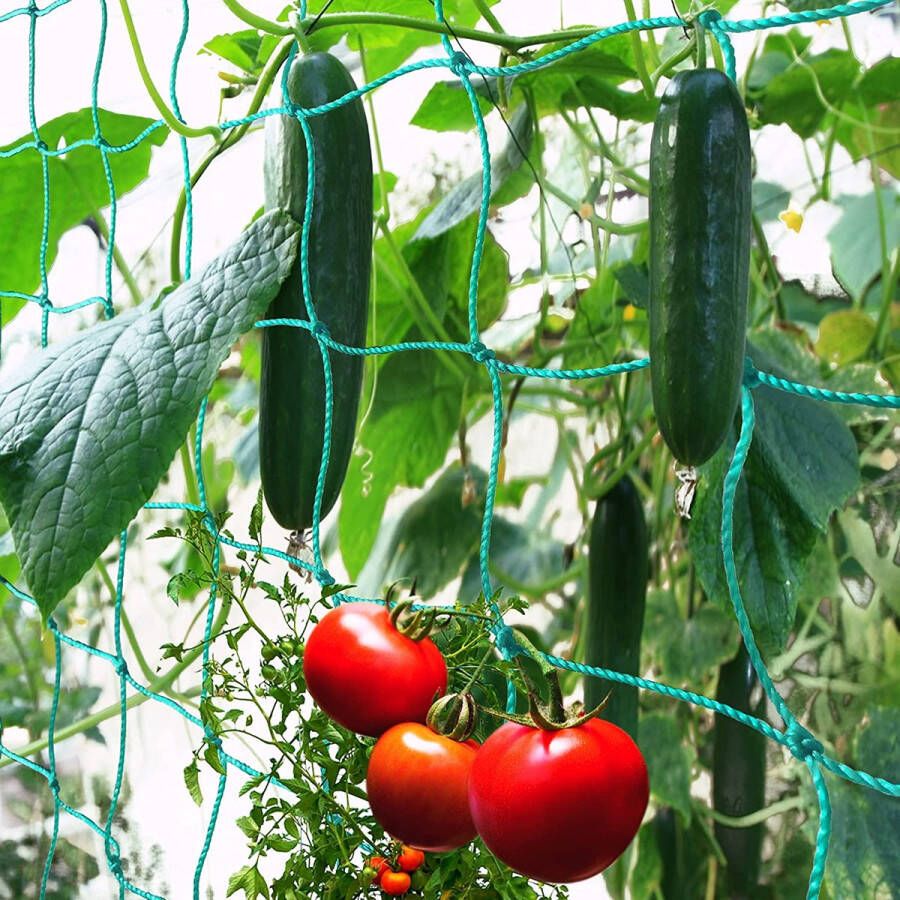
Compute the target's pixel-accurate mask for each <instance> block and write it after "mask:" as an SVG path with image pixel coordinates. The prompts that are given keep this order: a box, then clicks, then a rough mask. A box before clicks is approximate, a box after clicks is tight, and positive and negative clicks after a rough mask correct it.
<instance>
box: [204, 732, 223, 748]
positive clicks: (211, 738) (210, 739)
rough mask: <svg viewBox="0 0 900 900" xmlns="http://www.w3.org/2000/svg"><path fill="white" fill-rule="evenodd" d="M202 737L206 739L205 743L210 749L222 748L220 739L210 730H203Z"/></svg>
mask: <svg viewBox="0 0 900 900" xmlns="http://www.w3.org/2000/svg"><path fill="white" fill-rule="evenodd" d="M204 735H205V737H206V743H207V744H209V745H210V747H215V748H216V749H219V748H221V746H222V738H220V737H219V736H218V735H217V734H216V733H215V732H214V731H213V730H212V728H206V729H205V730H204Z"/></svg>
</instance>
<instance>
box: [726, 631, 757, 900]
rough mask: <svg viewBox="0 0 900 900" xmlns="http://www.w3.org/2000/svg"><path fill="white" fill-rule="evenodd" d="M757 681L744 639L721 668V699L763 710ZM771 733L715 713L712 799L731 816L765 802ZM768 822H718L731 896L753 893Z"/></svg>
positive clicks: (739, 898) (733, 899)
mask: <svg viewBox="0 0 900 900" xmlns="http://www.w3.org/2000/svg"><path fill="white" fill-rule="evenodd" d="M757 684H758V679H757V677H756V672H754V670H753V665H752V664H751V662H750V657H749V656H748V655H747V650H746V648H745V647H744V645H743V644H741V649H740V650H739V651H738V655H737V656H736V657H735V658H734V659H733V660H731V661H730V662H727V663H725V665H723V666H722V667H721V668H720V669H719V686H718V689H717V691H716V699H717V700H718V701H719V702H720V703H727V704H728V705H729V706H733V707H734V708H735V709H739V710H740V711H741V712H746V713H750V714H752V715H755V716H760V715H762V713H763V710H764V708H765V699H764V698H763V696H762V693H761V692H760V699H759V700H758V701H757V702H756V703H753V702H752V694H753V691H754V689H755V688H756V686H757ZM765 794H766V738H765V736H764V735H762V734H760V733H759V732H758V731H756V730H755V729H752V728H747V726H746V725H741V724H740V723H739V722H736V721H735V720H734V719H731V718H729V717H728V716H720V715H716V724H715V733H714V740H713V805H714V807H715V809H716V810H718V811H719V812H721V813H724V814H725V815H727V816H745V815H747V814H748V813H752V812H756V811H757V810H758V809H761V808H762V806H763V805H764V803H765ZM764 834H765V827H764V825H763V824H762V823H760V824H759V825H753V826H751V827H750V828H729V827H728V826H727V825H721V824H719V823H718V822H717V823H716V825H715V835H716V840H717V841H718V842H719V846H720V847H721V848H722V852H723V853H724V854H725V858H726V860H727V861H728V866H727V870H726V884H727V889H728V893H727V896H728V898H729V900H746V898H750V897H752V896H754V894H755V891H756V886H757V883H758V881H759V867H760V855H761V852H762V842H763V836H764Z"/></svg>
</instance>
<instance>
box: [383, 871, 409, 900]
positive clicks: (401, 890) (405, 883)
mask: <svg viewBox="0 0 900 900" xmlns="http://www.w3.org/2000/svg"><path fill="white" fill-rule="evenodd" d="M411 886H412V879H410V877H409V875H407V874H406V872H385V873H384V875H382V876H381V889H382V890H383V891H384V892H385V893H386V894H390V895H391V896H392V897H399V896H400V895H401V894H405V893H406V892H407V891H408V890H409V889H410V887H411Z"/></svg>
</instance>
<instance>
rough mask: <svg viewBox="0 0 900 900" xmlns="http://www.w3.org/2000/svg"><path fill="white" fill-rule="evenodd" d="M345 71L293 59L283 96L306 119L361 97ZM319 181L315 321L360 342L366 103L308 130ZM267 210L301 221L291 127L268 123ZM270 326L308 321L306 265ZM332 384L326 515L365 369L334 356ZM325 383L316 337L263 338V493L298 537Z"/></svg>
mask: <svg viewBox="0 0 900 900" xmlns="http://www.w3.org/2000/svg"><path fill="white" fill-rule="evenodd" d="M355 88H356V85H355V84H354V82H353V78H352V77H351V76H350V73H349V72H348V71H347V70H346V69H345V68H344V66H343V65H342V64H341V63H340V61H339V60H337V59H336V58H335V57H333V56H331V55H330V54H328V53H313V54H311V55H309V56H304V57H301V58H299V59H296V60H295V61H294V62H293V64H292V65H291V68H290V71H289V72H288V77H287V89H288V95H289V97H290V99H291V101H292V102H293V103H295V104H296V105H297V106H300V107H304V108H306V109H309V108H311V107H314V106H321V105H322V104H324V103H328V102H329V101H331V100H336V99H338V98H339V97H342V96H344V95H345V94H346V93H348V92H349V91H353V90H355ZM308 123H309V127H310V131H311V132H312V139H313V151H314V163H315V182H314V186H313V205H312V213H311V220H310V227H309V288H310V293H311V296H312V300H313V304H314V306H315V310H316V315H317V317H318V318H319V320H320V321H321V322H322V323H323V324H324V325H325V326H326V328H327V329H328V332H329V333H330V335H331V337H332V338H334V340H336V341H340V342H342V343H345V344H351V345H356V346H361V345H362V344H364V343H365V337H366V322H367V317H368V305H369V273H370V266H371V258H372V156H371V151H370V149H369V131H368V126H367V124H366V116H365V112H364V110H363V106H362V101H360V100H359V99H356V100H354V101H353V102H352V103H348V104H346V105H344V106H341V107H338V108H337V109H334V110H332V111H330V112H328V113H326V114H325V115H321V116H316V117H314V118H310V119H309V120H308ZM264 178H265V205H266V208H267V209H272V208H276V207H281V208H283V209H287V210H288V211H289V212H290V213H291V215H292V216H293V217H294V218H295V219H296V220H297V221H298V222H301V223H302V222H303V217H304V212H305V208H306V188H307V153H306V143H305V140H304V136H303V129H302V127H301V125H300V123H299V122H298V121H297V119H296V118H293V117H291V116H272V117H270V118H268V119H267V120H266V133H265V161H264ZM267 315H268V318H296V319H308V318H309V317H308V316H307V313H306V307H305V305H304V302H303V293H302V283H301V273H300V265H299V262H298V264H297V267H296V270H295V271H294V272H293V274H292V275H291V277H290V278H289V279H288V280H287V281H286V282H285V283H284V286H283V287H282V289H281V292H280V293H279V294H278V296H277V297H276V299H275V300H274V301H273V303H272V305H271V306H270V308H269V311H268V314H267ZM329 358H330V362H331V372H332V382H333V385H334V404H333V410H334V415H333V419H332V432H331V451H330V453H329V459H328V472H327V476H326V479H325V494H324V497H323V500H322V516H325V515H326V514H327V513H328V511H329V510H330V509H331V508H332V506H334V503H335V500H337V497H338V494H339V492H340V489H341V484H342V483H343V480H344V475H345V473H346V471H347V464H348V463H349V461H350V453H351V451H352V449H353V442H354V437H355V429H356V417H357V412H358V408H359V396H360V389H361V385H362V373H363V360H362V357H359V356H348V355H346V354H344V353H335V352H332V353H330V354H329ZM324 423H325V379H324V370H323V365H322V356H321V353H320V352H319V348H318V345H317V342H316V340H315V338H314V337H313V336H312V335H311V334H310V333H309V332H307V331H305V330H304V329H300V328H287V327H275V328H266V329H263V343H262V376H261V382H260V396H259V464H260V475H261V478H262V486H263V493H264V495H265V498H266V504H267V505H268V507H269V509H270V511H271V512H272V515H273V516H274V517H275V519H276V520H277V521H278V523H279V524H280V525H281V526H282V527H284V528H289V529H292V530H297V531H303V530H304V529H306V528H309V526H310V525H311V524H312V517H313V498H314V497H315V491H316V481H317V479H318V476H319V465H320V462H321V459H322V450H323V439H324Z"/></svg>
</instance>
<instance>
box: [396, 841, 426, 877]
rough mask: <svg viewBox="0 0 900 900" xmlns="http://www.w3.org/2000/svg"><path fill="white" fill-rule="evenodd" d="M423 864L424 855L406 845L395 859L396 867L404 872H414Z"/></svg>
mask: <svg viewBox="0 0 900 900" xmlns="http://www.w3.org/2000/svg"><path fill="white" fill-rule="evenodd" d="M424 862H425V854H424V853H423V852H422V851H421V850H417V849H416V848H415V847H407V846H406V844H404V845H403V847H402V848H401V850H400V855H399V856H398V857H397V865H398V866H400V868H401V869H402V870H403V871H404V872H415V871H416V869H418V868H419V866H421V865H422V863H424Z"/></svg>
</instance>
